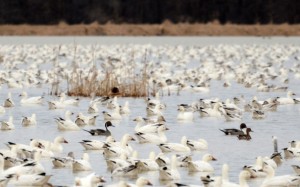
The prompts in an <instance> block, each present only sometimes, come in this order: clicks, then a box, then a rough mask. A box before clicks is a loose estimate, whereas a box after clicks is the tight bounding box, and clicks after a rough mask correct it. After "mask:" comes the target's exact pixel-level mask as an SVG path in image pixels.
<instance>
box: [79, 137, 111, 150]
mask: <svg viewBox="0 0 300 187" xmlns="http://www.w3.org/2000/svg"><path fill="white" fill-rule="evenodd" d="M110 142H115V139H114V138H113V137H112V136H108V137H107V138H106V140H105V141H100V140H82V141H81V142H79V143H80V144H81V145H82V146H83V147H84V148H85V150H103V149H104V148H103V146H104V144H106V143H110Z"/></svg>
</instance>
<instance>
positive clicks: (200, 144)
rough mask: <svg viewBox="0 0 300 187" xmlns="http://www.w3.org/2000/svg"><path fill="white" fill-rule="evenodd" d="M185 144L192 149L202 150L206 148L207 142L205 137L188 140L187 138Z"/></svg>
mask: <svg viewBox="0 0 300 187" xmlns="http://www.w3.org/2000/svg"><path fill="white" fill-rule="evenodd" d="M186 145H187V146H188V147H189V148H190V149H191V150H192V151H202V150H206V149H208V143H207V141H206V140H205V139H202V138H200V139H198V140H190V139H187V142H186Z"/></svg>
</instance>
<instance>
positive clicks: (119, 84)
mask: <svg viewBox="0 0 300 187" xmlns="http://www.w3.org/2000/svg"><path fill="white" fill-rule="evenodd" d="M99 77H100V76H98V73H97V71H93V73H92V75H91V76H89V75H88V76H85V77H83V76H82V75H81V74H80V73H79V76H76V79H75V80H72V81H69V90H68V95H70V96H84V97H89V96H90V95H91V94H92V93H94V94H95V95H96V96H114V95H118V96H122V97H145V96H147V80H146V79H144V78H143V76H139V75H138V76H135V77H128V78H126V79H123V80H121V81H118V79H117V78H116V77H115V75H114V74H113V73H111V72H106V73H105V76H104V78H103V79H100V78H99Z"/></svg>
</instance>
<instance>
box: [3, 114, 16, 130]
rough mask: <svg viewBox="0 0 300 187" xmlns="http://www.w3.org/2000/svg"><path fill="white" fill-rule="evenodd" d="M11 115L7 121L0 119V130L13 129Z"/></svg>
mask: <svg viewBox="0 0 300 187" xmlns="http://www.w3.org/2000/svg"><path fill="white" fill-rule="evenodd" d="M13 120H14V118H13V116H9V118H8V121H1V130H14V129H15V125H14V123H13Z"/></svg>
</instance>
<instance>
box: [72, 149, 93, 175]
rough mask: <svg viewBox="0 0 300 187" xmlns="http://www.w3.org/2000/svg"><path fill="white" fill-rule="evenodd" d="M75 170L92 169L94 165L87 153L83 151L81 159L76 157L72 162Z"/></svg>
mask: <svg viewBox="0 0 300 187" xmlns="http://www.w3.org/2000/svg"><path fill="white" fill-rule="evenodd" d="M72 167H73V171H91V170H92V166H91V164H90V162H89V155H88V154H87V153H83V155H82V158H81V159H76V160H74V161H73V164H72Z"/></svg>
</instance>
